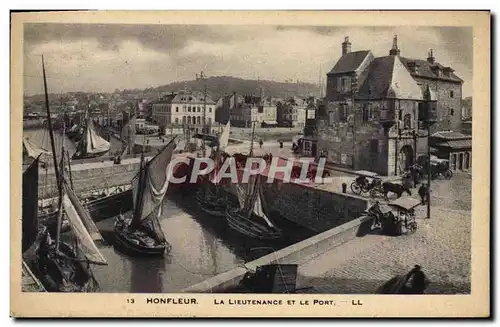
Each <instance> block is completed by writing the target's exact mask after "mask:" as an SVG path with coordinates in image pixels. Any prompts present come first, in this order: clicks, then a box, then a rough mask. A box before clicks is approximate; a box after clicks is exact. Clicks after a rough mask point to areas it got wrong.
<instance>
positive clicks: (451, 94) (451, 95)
mask: <svg viewBox="0 0 500 327" xmlns="http://www.w3.org/2000/svg"><path fill="white" fill-rule="evenodd" d="M454 95H455V94H453V90H451V91H450V98H453V96H454Z"/></svg>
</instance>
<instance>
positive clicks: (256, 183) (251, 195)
mask: <svg viewBox="0 0 500 327" xmlns="http://www.w3.org/2000/svg"><path fill="white" fill-rule="evenodd" d="M254 134H255V124H253V126H252V139H251V141H250V153H249V157H252V156H253V140H254ZM245 169H252V167H245ZM262 179H263V177H262V175H260V174H259V175H251V176H250V179H249V181H248V183H247V186H246V188H245V187H243V186H242V185H241V184H236V185H235V186H236V195H237V197H238V202H239V204H240V206H239V208H237V209H233V210H230V211H228V212H226V219H227V222H228V225H229V227H231V228H232V229H234V230H236V231H238V232H240V233H242V234H244V235H247V236H250V237H252V238H258V239H263V240H270V239H278V238H281V236H282V234H281V231H280V230H279V229H278V227H276V224H274V223H273V222H272V221H271V219H270V218H269V210H267V205H266V203H265V201H264V200H265V199H264V195H263V192H262Z"/></svg>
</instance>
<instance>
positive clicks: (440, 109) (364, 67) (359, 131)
mask: <svg viewBox="0 0 500 327" xmlns="http://www.w3.org/2000/svg"><path fill="white" fill-rule="evenodd" d="M462 83H463V81H462V80H461V79H460V78H459V77H458V76H456V75H455V74H454V72H453V69H452V68H450V67H445V66H442V65H441V64H439V63H438V62H436V60H435V58H434V53H433V50H430V52H429V54H428V58H427V59H426V60H420V59H411V58H407V57H402V56H401V50H400V49H399V48H398V43H397V36H395V37H394V40H393V46H392V48H391V49H390V51H389V55H388V56H383V57H375V56H374V55H373V54H372V52H371V51H370V50H363V51H355V52H352V51H351V43H350V42H349V38H348V37H346V38H345V41H344V42H343V43H342V57H341V58H340V59H339V60H338V62H337V63H336V64H335V66H334V67H333V69H332V70H331V71H330V72H329V73H328V74H327V89H326V97H325V99H324V101H323V104H322V105H321V106H320V108H318V117H317V119H316V130H315V139H316V143H317V144H316V145H315V147H317V156H324V157H326V158H327V161H328V162H329V163H331V164H334V165H338V166H343V167H346V168H351V169H355V170H370V171H374V172H377V173H380V174H383V175H395V174H399V173H401V172H402V171H405V170H406V169H407V168H408V167H409V166H410V165H411V164H412V163H413V162H414V161H415V160H416V157H417V156H418V155H419V154H425V153H426V150H427V131H426V130H424V129H423V126H422V124H421V123H422V120H423V119H424V115H427V114H428V115H429V116H431V117H432V119H433V120H435V121H436V123H435V124H434V125H433V126H432V127H431V134H432V133H434V132H436V131H441V130H452V129H454V130H456V131H458V130H460V128H461V117H460V116H461V110H460V109H461V98H462ZM427 109H429V111H428V110H427Z"/></svg>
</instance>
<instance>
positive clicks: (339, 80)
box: [337, 77, 342, 92]
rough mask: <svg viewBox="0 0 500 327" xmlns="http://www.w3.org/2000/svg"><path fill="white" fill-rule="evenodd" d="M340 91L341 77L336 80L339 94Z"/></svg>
mask: <svg viewBox="0 0 500 327" xmlns="http://www.w3.org/2000/svg"><path fill="white" fill-rule="evenodd" d="M341 91H342V77H339V78H338V79H337V92H341Z"/></svg>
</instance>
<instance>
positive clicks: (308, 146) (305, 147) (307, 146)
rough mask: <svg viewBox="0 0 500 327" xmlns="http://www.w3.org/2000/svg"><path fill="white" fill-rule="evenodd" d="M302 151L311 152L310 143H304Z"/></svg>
mask: <svg viewBox="0 0 500 327" xmlns="http://www.w3.org/2000/svg"><path fill="white" fill-rule="evenodd" d="M304 150H305V151H311V142H304Z"/></svg>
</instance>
